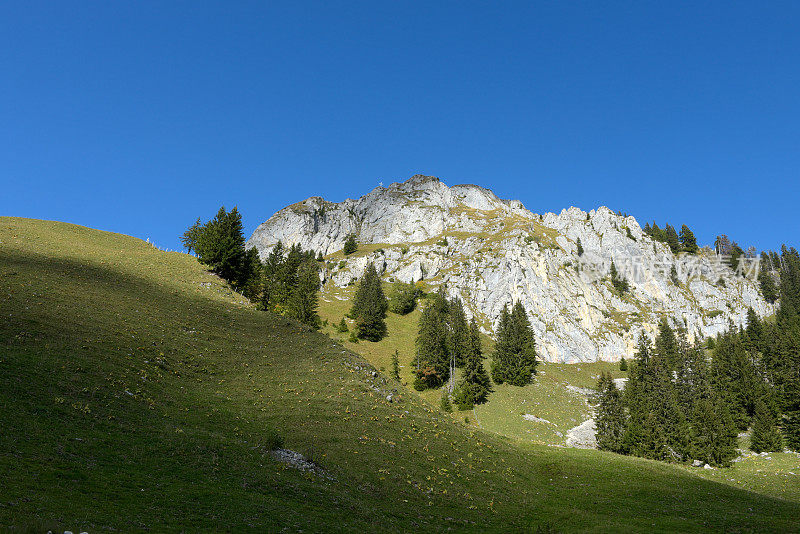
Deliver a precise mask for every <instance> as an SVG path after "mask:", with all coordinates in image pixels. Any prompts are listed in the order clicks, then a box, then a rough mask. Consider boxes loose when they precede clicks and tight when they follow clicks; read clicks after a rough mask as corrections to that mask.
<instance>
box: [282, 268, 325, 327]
mask: <svg viewBox="0 0 800 534" xmlns="http://www.w3.org/2000/svg"><path fill="white" fill-rule="evenodd" d="M318 290H319V271H318V268H317V264H316V262H315V261H313V260H309V259H307V260H306V261H304V262H302V263H301V264H300V266H299V267H298V270H297V283H296V284H295V286H294V287H293V288H292V292H291V294H290V296H289V302H288V306H287V315H289V317H292V318H293V319H296V320H298V321H300V322H301V323H303V324H307V325H309V326H311V327H312V328H315V329H316V328H319V325H320V318H319V315H318V314H317V291H318Z"/></svg>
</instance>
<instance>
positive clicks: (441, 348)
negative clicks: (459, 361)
mask: <svg viewBox="0 0 800 534" xmlns="http://www.w3.org/2000/svg"><path fill="white" fill-rule="evenodd" d="M447 306H448V302H447V298H445V294H444V288H443V287H442V288H440V289H439V291H438V292H437V293H435V294H434V295H432V296H431V301H430V302H429V303H428V305H427V306H425V309H424V310H423V311H422V315H421V316H420V319H419V333H418V334H417V340H416V345H417V354H416V356H415V357H414V361H413V362H412V363H413V365H414V367H415V370H414V373H415V375H416V379H415V381H414V388H415V389H418V390H420V391H421V390H423V389H426V388H437V387H439V386H440V385H442V384H443V383H445V382H446V381H447V379H448V378H449V377H450V365H449V364H450V358H449V353H448V346H447V316H448V310H447Z"/></svg>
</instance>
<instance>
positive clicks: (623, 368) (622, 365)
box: [619, 356, 628, 371]
mask: <svg viewBox="0 0 800 534" xmlns="http://www.w3.org/2000/svg"><path fill="white" fill-rule="evenodd" d="M619 370H620V371H627V370H628V362H626V361H625V356H623V357H622V358H620V359H619Z"/></svg>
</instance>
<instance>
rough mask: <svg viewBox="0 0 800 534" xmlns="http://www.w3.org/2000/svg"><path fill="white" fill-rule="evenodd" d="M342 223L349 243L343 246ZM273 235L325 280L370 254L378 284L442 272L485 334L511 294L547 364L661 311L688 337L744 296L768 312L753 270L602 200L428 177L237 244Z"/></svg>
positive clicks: (264, 245) (595, 346) (313, 211)
mask: <svg viewBox="0 0 800 534" xmlns="http://www.w3.org/2000/svg"><path fill="white" fill-rule="evenodd" d="M349 234H355V235H356V237H357V241H358V242H359V250H358V251H357V252H356V253H355V254H353V255H351V256H348V257H344V256H343V255H342V254H341V252H340V251H341V249H342V248H343V246H344V241H345V239H346V238H347V236H348V235H349ZM579 239H580V242H581V245H582V247H583V249H584V253H583V254H582V255H580V256H579V255H578V247H577V243H578V240H579ZM278 240H281V241H282V242H283V243H284V244H294V243H299V244H300V245H302V247H303V248H305V249H312V250H314V251H315V252H322V253H323V255H326V256H327V257H328V258H327V259H328V260H329V261H328V262H327V267H326V272H325V273H324V274H323V278H324V280H325V283H326V284H334V285H336V286H346V285H347V284H349V283H351V282H352V281H353V280H354V279H356V278H358V277H359V276H360V275H361V274H362V273H363V271H364V268H365V267H366V265H367V263H368V262H370V261H372V262H374V263H375V265H376V267H377V268H378V269H379V271H380V272H382V273H383V276H384V278H385V279H387V280H389V281H394V280H396V281H404V282H405V281H424V282H425V283H427V284H428V285H429V286H430V287H435V286H438V285H440V284H442V283H446V284H447V290H448V292H449V293H450V294H451V295H452V296H456V295H457V296H459V297H461V298H462V299H463V301H464V303H465V305H466V307H467V309H468V313H469V314H470V315H475V316H476V317H477V318H478V320H479V324H481V325H482V328H483V330H484V331H485V332H491V331H492V329H493V326H494V325H495V324H496V321H497V319H498V317H499V315H500V311H501V310H502V308H503V306H505V305H506V304H510V303H511V302H512V301H515V300H519V301H521V302H522V304H523V306H524V307H525V309H526V310H527V311H528V313H529V316H530V318H531V323H532V325H533V327H534V330H535V332H536V339H537V351H538V353H539V355H540V357H542V358H543V359H545V360H547V361H559V362H580V361H596V360H618V359H619V358H620V357H622V356H625V357H630V356H632V355H633V353H634V352H635V347H636V342H637V339H638V337H639V335H640V333H642V332H644V333H646V334H647V335H649V336H651V337H652V336H653V335H654V333H655V331H656V329H657V325H658V323H659V321H660V320H661V318H662V317H668V318H669V320H670V321H671V322H672V323H673V324H674V325H678V326H682V327H685V328H686V330H687V332H688V334H689V337H690V339H694V338H695V337H705V336H711V335H715V334H717V333H719V332H721V331H723V330H725V329H727V326H728V324H729V322H730V321H732V322H733V323H734V324H736V325H741V324H744V323H745V321H746V314H747V309H748V308H749V307H752V308H753V309H754V310H755V312H756V313H757V314H758V315H759V316H765V315H768V314H771V313H774V310H775V307H774V305H770V304H768V303H767V302H766V301H765V300H764V299H763V298H762V297H761V295H760V294H759V292H758V286H757V284H756V283H755V282H754V281H753V280H751V279H749V278H747V277H743V276H740V275H737V274H736V273H734V271H733V270H731V269H730V268H729V267H727V266H725V265H720V262H719V258H717V256H716V255H715V254H714V252H713V251H712V250H710V249H701V251H700V252H699V253H698V254H697V255H687V254H678V255H675V254H672V252H671V251H670V249H669V247H668V246H667V245H665V244H663V243H660V242H657V241H654V240H653V239H651V238H650V237H649V236H647V235H646V234H645V233H644V232H643V230H642V229H641V227H640V226H639V224H638V223H637V221H636V220H635V219H634V218H633V217H626V216H622V215H619V214H615V213H614V212H612V211H611V210H610V209H608V208H605V207H601V208H598V209H596V210H592V211H590V212H588V213H587V212H584V211H582V210H580V209H578V208H575V207H572V208H569V209H565V210H563V211H562V212H561V213H559V214H555V213H546V214H543V215H538V214H535V213H532V212H530V211H528V210H527V209H525V207H524V206H523V205H522V203H520V202H519V201H515V200H502V199H500V198H498V197H497V196H496V195H495V194H494V193H492V192H491V191H490V190H488V189H484V188H482V187H478V186H475V185H456V186H453V187H448V186H447V185H445V184H444V183H442V182H441V181H439V180H438V179H437V178H433V177H430V176H421V175H416V176H414V177H412V178H411V179H409V180H407V181H405V182H402V183H393V184H391V185H390V186H388V187H378V188H376V189H374V190H373V191H372V192H370V193H369V194H367V195H365V196H363V197H361V198H359V199H356V200H353V199H347V200H345V201H343V202H339V203H334V202H328V201H326V200H324V199H322V198H320V197H311V198H309V199H307V200H305V201H303V202H299V203H297V204H293V205H291V206H289V207H287V208H284V209H283V210H281V211H279V212H278V213H276V214H275V215H273V216H272V217H270V219H269V220H267V221H266V222H264V223H262V224H261V225H260V226H259V227H258V228H257V229H256V230H255V232H253V235H252V236H251V237H250V239H249V240H248V247H256V248H257V249H258V251H259V253H260V254H261V256H262V258H263V257H265V256H266V254H268V253H269V250H270V249H271V248H272V247H273V246H274V245H275V243H277V241H278ZM612 261H613V262H614V263H615V265H616V266H617V268H618V270H620V271H621V272H622V273H623V274H624V276H625V277H626V279H627V280H628V281H629V283H630V285H631V291H630V292H629V293H627V294H625V295H622V296H620V295H618V294H617V293H616V292H615V291H614V289H613V287H612V285H611V284H610V282H609V280H608V277H607V276H606V274H607V270H608V267H609V265H610V264H611V262H612ZM673 266H674V267H675V269H676V271H677V273H678V281H679V284H677V285H676V284H675V283H674V282H673V281H672V280H671V277H670V271H671V268H672V267H673Z"/></svg>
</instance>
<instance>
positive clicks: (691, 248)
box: [680, 224, 697, 254]
mask: <svg viewBox="0 0 800 534" xmlns="http://www.w3.org/2000/svg"><path fill="white" fill-rule="evenodd" d="M680 241H681V246H682V247H683V250H684V251H685V252H688V253H690V254H695V253H696V252H697V239H696V238H695V237H694V234H693V233H692V231H691V230H689V227H688V226H686V225H685V224H684V225H683V226H681V235H680Z"/></svg>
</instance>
